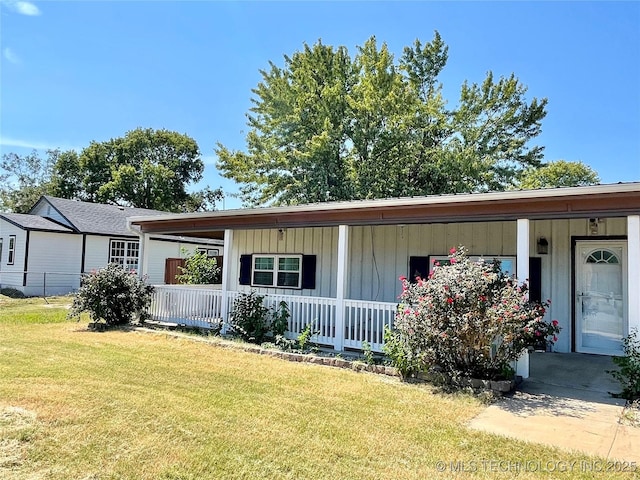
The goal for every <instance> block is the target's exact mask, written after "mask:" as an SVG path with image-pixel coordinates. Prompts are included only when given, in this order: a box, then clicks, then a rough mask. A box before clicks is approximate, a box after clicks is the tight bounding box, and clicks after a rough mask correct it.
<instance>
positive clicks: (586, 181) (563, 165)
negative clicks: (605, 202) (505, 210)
mask: <svg viewBox="0 0 640 480" xmlns="http://www.w3.org/2000/svg"><path fill="white" fill-rule="evenodd" d="M597 183H600V176H599V175H598V173H597V172H596V171H595V170H593V169H592V168H591V167H589V166H588V165H585V164H584V163H582V162H568V161H566V160H557V161H555V162H549V163H546V164H544V165H542V166H540V167H539V168H529V169H527V170H525V171H524V172H523V174H522V176H521V178H520V179H519V180H518V182H517V187H518V188H522V189H536V188H552V187H578V186H585V185H595V184H597Z"/></svg>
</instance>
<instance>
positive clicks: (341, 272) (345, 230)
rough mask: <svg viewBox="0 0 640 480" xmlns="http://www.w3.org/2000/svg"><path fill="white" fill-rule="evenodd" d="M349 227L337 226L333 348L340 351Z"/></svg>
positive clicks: (342, 339)
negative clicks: (334, 334) (334, 335)
mask: <svg viewBox="0 0 640 480" xmlns="http://www.w3.org/2000/svg"><path fill="white" fill-rule="evenodd" d="M348 250H349V227H348V226H347V225H340V226H338V273H337V275H338V277H337V281H336V287H337V291H336V337H335V340H334V344H333V347H334V348H335V349H336V350H342V347H343V342H344V299H345V297H346V295H347V285H348V282H347V275H348V274H349V264H348V261H349V255H348Z"/></svg>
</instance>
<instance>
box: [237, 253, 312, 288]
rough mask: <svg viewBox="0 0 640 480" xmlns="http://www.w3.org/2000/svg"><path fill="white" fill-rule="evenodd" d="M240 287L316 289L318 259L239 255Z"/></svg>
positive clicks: (306, 256)
mask: <svg viewBox="0 0 640 480" xmlns="http://www.w3.org/2000/svg"><path fill="white" fill-rule="evenodd" d="M239 284H240V285H251V286H254V287H270V288H294V289H302V288H306V289H314V288H316V256H315V255H296V254H281V255H272V254H253V255H240V278H239Z"/></svg>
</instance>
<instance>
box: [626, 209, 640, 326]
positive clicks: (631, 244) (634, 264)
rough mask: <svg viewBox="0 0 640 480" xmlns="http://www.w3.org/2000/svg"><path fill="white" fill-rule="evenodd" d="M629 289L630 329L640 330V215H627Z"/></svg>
mask: <svg viewBox="0 0 640 480" xmlns="http://www.w3.org/2000/svg"><path fill="white" fill-rule="evenodd" d="M627 289H628V293H627V298H628V299H629V300H628V301H629V330H630V331H631V330H632V329H633V328H636V329H638V331H639V332H640V215H629V216H628V217H627Z"/></svg>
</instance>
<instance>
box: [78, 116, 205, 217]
mask: <svg viewBox="0 0 640 480" xmlns="http://www.w3.org/2000/svg"><path fill="white" fill-rule="evenodd" d="M78 162H79V164H78V168H77V171H78V172H79V176H80V178H79V180H80V181H81V184H82V186H83V190H82V191H81V192H80V195H79V196H80V197H81V198H82V199H83V200H87V201H93V202H101V203H115V204H123V205H130V206H134V207H139V208H151V209H156V210H167V211H180V210H182V209H183V208H182V207H183V206H184V205H185V204H186V203H187V201H188V200H189V194H188V193H187V191H186V188H185V187H186V185H187V184H189V183H191V182H197V181H199V180H200V179H201V178H202V172H203V171H204V164H203V162H202V160H201V159H200V149H199V147H198V144H197V143H196V141H195V140H194V139H192V138H190V137H189V136H187V135H184V134H179V133H177V132H171V131H168V130H153V129H150V128H147V129H142V128H138V129H136V130H132V131H130V132H127V133H126V134H125V136H124V137H122V138H115V139H111V140H109V141H106V142H100V143H98V142H91V144H90V145H89V146H88V147H87V148H85V149H84V150H83V151H82V153H81V154H80V157H79V159H78Z"/></svg>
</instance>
